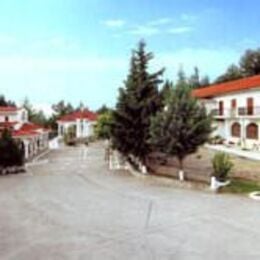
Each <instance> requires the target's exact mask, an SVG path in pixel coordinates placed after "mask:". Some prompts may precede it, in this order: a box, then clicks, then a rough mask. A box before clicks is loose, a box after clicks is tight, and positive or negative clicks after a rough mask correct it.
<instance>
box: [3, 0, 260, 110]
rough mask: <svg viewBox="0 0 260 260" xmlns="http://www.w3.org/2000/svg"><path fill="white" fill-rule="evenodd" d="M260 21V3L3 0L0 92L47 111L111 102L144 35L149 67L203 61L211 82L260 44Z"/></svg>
mask: <svg viewBox="0 0 260 260" xmlns="http://www.w3.org/2000/svg"><path fill="white" fill-rule="evenodd" d="M259 24H260V2H259V1H258V0H237V1H235V0H228V1H227V0H226V1H224V0H200V1H194V0H160V1H158V0H131V1H130V0H127V1H122V0H44V1H42V0H23V1H21V0H1V1H0V94H4V95H5V96H6V97H7V98H8V99H12V100H15V101H16V102H18V103H19V102H21V101H22V100H23V99H24V98H25V97H28V98H29V100H30V101H31V102H32V103H33V104H34V105H35V107H37V108H43V109H44V110H45V111H48V108H49V107H50V106H51V104H53V103H56V102H58V101H59V100H65V101H69V102H71V103H72V104H74V105H78V104H79V103H80V102H83V103H84V104H85V105H86V106H88V107H89V108H90V109H92V110H95V109H97V108H98V107H100V106H101V105H102V104H107V105H108V106H113V105H114V104H115V102H116V98H117V95H118V88H119V87H121V86H122V85H123V81H124V79H125V78H126V74H127V71H128V66H129V58H130V55H131V50H132V49H134V48H135V47H136V45H137V43H138V41H139V40H140V39H144V40H145V41H146V43H147V49H148V50H149V51H152V52H153V53H154V56H155V58H154V60H153V62H152V64H151V67H150V69H151V71H152V70H156V69H158V68H161V67H165V68H166V72H165V75H164V78H169V79H174V78H175V77H176V74H177V72H178V70H179V68H180V67H182V68H183V69H184V70H185V71H186V73H187V74H190V73H191V72H192V71H193V68H194V66H198V67H199V69H200V73H201V75H202V76H203V75H209V77H210V79H211V80H214V78H216V77H217V76H218V75H220V74H221V73H223V72H224V71H225V69H226V67H227V66H228V65H230V64H231V63H237V62H238V61H239V57H240V56H241V54H242V53H243V52H244V51H245V50H246V49H248V48H257V47H259V46H260V44H259V42H260V34H259Z"/></svg>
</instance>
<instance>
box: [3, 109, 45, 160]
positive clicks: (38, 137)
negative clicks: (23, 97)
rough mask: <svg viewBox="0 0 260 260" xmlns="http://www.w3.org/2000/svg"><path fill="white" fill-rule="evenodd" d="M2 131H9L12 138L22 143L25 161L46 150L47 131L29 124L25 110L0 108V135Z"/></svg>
mask: <svg viewBox="0 0 260 260" xmlns="http://www.w3.org/2000/svg"><path fill="white" fill-rule="evenodd" d="M4 129H8V130H10V132H11V134H12V136H13V138H15V139H19V140H21V141H22V144H23V146H24V152H25V159H27V160H28V159H31V158H32V157H33V156H35V155H37V154H39V153H40V152H42V151H43V150H45V149H48V140H49V131H48V130H47V129H45V128H43V127H41V126H38V125H35V124H33V123H30V122H29V121H28V112H27V110H26V109H25V108H17V107H13V106H6V107H3V106H0V133H1V132H2V131H3V130H4Z"/></svg>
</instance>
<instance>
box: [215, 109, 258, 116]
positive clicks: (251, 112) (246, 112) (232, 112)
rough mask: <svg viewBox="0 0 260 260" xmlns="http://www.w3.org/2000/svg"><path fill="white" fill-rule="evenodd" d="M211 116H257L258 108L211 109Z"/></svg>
mask: <svg viewBox="0 0 260 260" xmlns="http://www.w3.org/2000/svg"><path fill="white" fill-rule="evenodd" d="M211 114H212V115H213V116H216V117H231V118H232V117H238V116H259V117H260V107H238V108H237V109H223V110H222V111H221V110H219V109H212V110H211Z"/></svg>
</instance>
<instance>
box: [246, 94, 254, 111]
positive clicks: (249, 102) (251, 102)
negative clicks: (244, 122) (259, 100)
mask: <svg viewBox="0 0 260 260" xmlns="http://www.w3.org/2000/svg"><path fill="white" fill-rule="evenodd" d="M253 114H254V99H253V98H248V99H247V115H253Z"/></svg>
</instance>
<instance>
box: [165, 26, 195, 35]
mask: <svg viewBox="0 0 260 260" xmlns="http://www.w3.org/2000/svg"><path fill="white" fill-rule="evenodd" d="M191 31H193V28H192V27H190V26H182V27H175V28H171V29H169V30H168V33H170V34H183V33H189V32H191Z"/></svg>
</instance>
